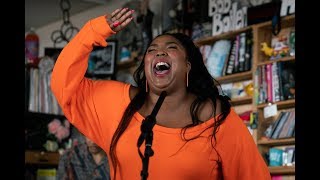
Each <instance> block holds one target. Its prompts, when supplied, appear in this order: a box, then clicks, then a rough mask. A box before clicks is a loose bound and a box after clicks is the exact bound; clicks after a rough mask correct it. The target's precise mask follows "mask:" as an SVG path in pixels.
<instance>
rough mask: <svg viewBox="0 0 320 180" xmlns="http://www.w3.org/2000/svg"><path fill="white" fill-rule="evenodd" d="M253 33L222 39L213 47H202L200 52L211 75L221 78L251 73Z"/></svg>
mask: <svg viewBox="0 0 320 180" xmlns="http://www.w3.org/2000/svg"><path fill="white" fill-rule="evenodd" d="M252 45H253V40H252V32H251V31H250V32H244V33H241V34H238V35H237V36H236V37H234V38H232V39H222V40H218V41H216V42H215V43H214V44H213V45H202V46H200V47H199V48H200V51H201V53H202V56H203V60H204V63H205V64H206V67H207V69H208V71H209V73H210V74H211V75H212V76H213V77H214V78H217V77H221V76H225V75H230V74H234V73H240V72H245V71H249V70H250V69H251V61H252Z"/></svg>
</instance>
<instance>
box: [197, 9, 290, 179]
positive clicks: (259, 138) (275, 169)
mask: <svg viewBox="0 0 320 180" xmlns="http://www.w3.org/2000/svg"><path fill="white" fill-rule="evenodd" d="M294 27H295V15H289V16H285V17H281V28H282V30H283V29H289V28H294ZM250 31H251V32H252V36H253V45H252V59H251V69H250V70H249V71H245V72H239V73H234V74H229V75H224V76H221V77H217V78H215V79H216V80H217V81H219V83H220V84H224V83H233V82H239V81H244V80H252V81H253V85H254V88H255V90H254V95H253V96H248V97H242V98H231V102H232V105H233V106H234V107H235V110H236V112H237V113H238V112H243V111H246V110H248V109H250V110H252V111H253V112H255V113H256V114H257V115H258V127H257V129H255V133H253V138H254V140H255V142H256V144H257V147H258V149H259V151H260V153H261V155H262V156H263V157H264V159H265V161H266V164H267V165H268V164H269V163H268V159H267V158H266V155H267V154H268V152H269V149H270V148H272V147H278V146H294V145H295V138H294V137H289V138H281V139H266V138H264V137H263V133H264V132H265V130H266V129H267V127H268V125H270V122H272V121H271V120H270V118H269V119H265V118H264V116H263V110H264V108H265V107H267V106H268V105H269V104H270V103H272V104H275V105H276V106H277V109H278V111H284V110H287V109H294V108H295V99H294V98H289V99H285V100H284V99H281V100H279V101H278V100H277V101H275V100H274V99H272V101H268V100H267V101H265V102H259V101H258V99H257V96H258V94H259V93H261V92H259V91H257V89H256V85H257V84H258V82H257V81H255V78H256V77H257V73H256V72H257V69H259V68H261V67H264V66H266V65H268V64H270V65H271V64H275V63H283V62H290V63H295V56H294V55H293V56H292V55H290V56H284V57H281V58H279V57H277V58H274V59H271V58H270V57H268V56H267V55H265V54H264V52H262V51H261V49H262V47H261V43H262V42H266V43H267V44H269V45H270V46H271V45H272V43H273V42H272V39H273V38H274V36H273V35H272V23H271V21H267V22H263V23H258V24H254V25H251V26H247V27H245V28H242V29H238V30H236V31H231V32H227V33H223V34H220V35H217V36H213V37H204V38H201V39H198V40H195V41H194V42H195V44H196V45H197V46H198V47H201V46H204V45H212V44H214V43H215V42H217V41H219V40H224V39H232V38H234V37H235V36H237V35H239V34H241V33H244V32H250ZM280 33H281V31H280ZM258 77H261V76H258ZM269 171H270V174H271V175H294V174H295V166H269Z"/></svg>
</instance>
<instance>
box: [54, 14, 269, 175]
mask: <svg viewBox="0 0 320 180" xmlns="http://www.w3.org/2000/svg"><path fill="white" fill-rule="evenodd" d="M133 13H134V11H133V10H130V9H129V8H119V9H116V10H115V11H113V12H112V13H111V14H106V15H103V16H99V17H96V18H93V19H91V20H89V21H88V22H87V23H86V24H85V25H84V27H82V29H81V30H80V31H79V33H78V34H77V35H76V36H75V37H74V38H73V39H72V40H71V41H70V42H69V43H68V44H67V45H66V46H65V47H64V49H63V50H62V52H61V53H60V55H59V57H58V59H57V62H56V64H55V67H54V69H53V73H52V79H51V89H52V91H53V93H54V95H55V97H56V98H57V100H58V102H59V104H60V106H61V107H62V109H63V111H64V114H65V116H66V117H67V119H68V120H69V121H70V122H71V123H72V124H73V125H74V126H75V127H76V128H77V129H78V130H79V131H80V132H82V133H83V134H84V135H85V136H87V137H89V138H90V139H92V140H93V141H94V142H95V143H97V144H98V145H99V146H100V147H101V148H102V149H103V150H104V151H105V152H106V153H107V155H108V157H109V158H108V159H109V160H110V162H111V163H110V176H111V178H112V179H113V180H115V179H116V180H136V179H141V178H140V177H142V179H145V178H146V177H147V178H148V179H150V180H186V179H188V180H198V179H201V180H218V179H224V180H269V179H271V176H270V173H269V171H268V167H267V165H266V163H265V161H264V160H263V158H262V156H261V154H260V153H259V151H258V148H257V146H256V144H255V142H254V140H253V138H252V136H251V134H250V132H249V131H248V129H247V127H246V125H245V124H244V123H243V122H242V120H241V118H240V117H239V115H238V114H236V112H235V110H234V109H233V107H232V106H231V104H230V102H229V100H230V99H229V97H227V96H225V95H224V94H223V92H222V90H221V87H220V86H219V83H218V82H217V81H216V80H215V79H214V78H213V77H212V76H211V75H210V74H209V72H208V70H207V68H206V66H205V64H204V63H203V59H202V55H201V53H200V51H199V48H198V47H197V46H196V45H195V44H194V43H193V41H192V40H191V38H190V37H189V36H187V35H185V34H181V33H172V34H162V35H159V36H157V37H155V38H154V39H153V40H152V42H151V44H150V45H149V46H148V48H147V50H146V52H145V54H144V56H143V59H142V60H141V62H140V65H139V66H138V68H137V70H136V72H135V73H134V78H135V81H136V82H137V86H133V85H131V84H127V83H123V82H119V81H114V80H93V79H89V78H86V77H84V74H85V72H86V69H87V67H88V57H89V55H90V53H91V51H92V50H93V48H94V46H103V47H106V46H107V44H108V43H107V41H106V39H107V38H108V37H110V36H112V35H114V34H116V33H117V32H119V31H121V30H122V29H123V28H125V27H126V26H127V25H128V24H129V23H130V22H131V21H132V19H133V16H132V15H133ZM162 98H164V99H162ZM159 99H162V100H163V103H162V105H159V104H158V103H157V102H159V101H158V100H159ZM154 107H158V108H159V107H160V109H159V110H158V111H153V110H154ZM153 112H156V113H155V114H156V118H155V119H156V121H155V124H154V126H153V127H152V126H150V127H151V129H149V130H145V129H144V128H145V127H148V126H145V125H146V124H145V123H149V122H150V121H151V122H154V121H152V120H153V119H154V118H148V117H151V116H150V114H151V115H152V114H153V116H154V115H155V114H154V113H153ZM152 128H153V129H152ZM150 131H151V132H153V133H150ZM150 134H151V140H152V141H151V143H150V142H147V143H144V145H145V147H144V146H140V145H141V142H143V141H140V140H144V138H145V137H150V136H149V135H150ZM141 137H142V138H141ZM146 141H149V140H146ZM151 145H152V149H153V153H152V152H151V151H149V150H150V148H151ZM145 150H148V152H147V151H145ZM143 152H147V153H145V154H143ZM147 157H149V158H150V159H149V160H148V159H146V158H147ZM142 160H143V162H142ZM145 160H147V161H145ZM144 167H146V168H144Z"/></svg>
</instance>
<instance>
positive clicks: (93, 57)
mask: <svg viewBox="0 0 320 180" xmlns="http://www.w3.org/2000/svg"><path fill="white" fill-rule="evenodd" d="M107 42H108V45H107V46H106V47H95V48H94V49H93V50H92V52H91V53H90V55H89V62H88V69H87V73H88V74H91V75H93V76H94V75H113V74H114V70H115V63H116V52H117V42H116V41H114V40H113V41H109V40H108V41H107Z"/></svg>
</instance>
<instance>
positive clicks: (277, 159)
mask: <svg viewBox="0 0 320 180" xmlns="http://www.w3.org/2000/svg"><path fill="white" fill-rule="evenodd" d="M282 153H283V150H282V149H279V148H270V149H269V166H282Z"/></svg>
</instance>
